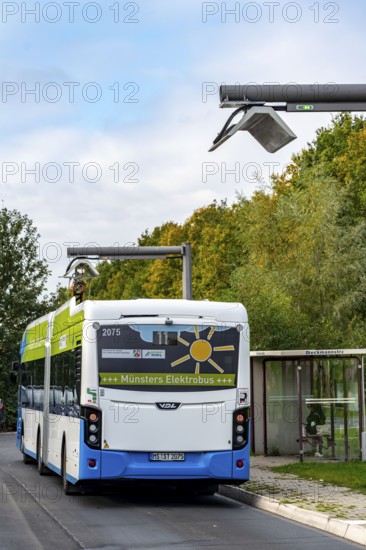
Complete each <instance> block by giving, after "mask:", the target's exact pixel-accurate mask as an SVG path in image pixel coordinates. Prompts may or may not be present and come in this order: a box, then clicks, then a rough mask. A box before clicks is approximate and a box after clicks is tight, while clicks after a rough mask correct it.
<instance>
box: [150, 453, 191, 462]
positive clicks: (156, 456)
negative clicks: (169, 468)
mask: <svg viewBox="0 0 366 550" xmlns="http://www.w3.org/2000/svg"><path fill="white" fill-rule="evenodd" d="M150 460H154V461H158V462H179V461H182V460H184V453H150Z"/></svg>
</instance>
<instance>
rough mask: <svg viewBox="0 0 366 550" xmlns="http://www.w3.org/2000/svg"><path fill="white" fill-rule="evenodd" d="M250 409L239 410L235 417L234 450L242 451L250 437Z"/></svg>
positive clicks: (235, 412)
mask: <svg viewBox="0 0 366 550" xmlns="http://www.w3.org/2000/svg"><path fill="white" fill-rule="evenodd" d="M249 414H250V409H249V407H245V408H243V409H237V410H236V411H234V415H233V449H234V450H237V449H242V448H243V447H244V446H245V445H246V444H247V442H248V436H249Z"/></svg>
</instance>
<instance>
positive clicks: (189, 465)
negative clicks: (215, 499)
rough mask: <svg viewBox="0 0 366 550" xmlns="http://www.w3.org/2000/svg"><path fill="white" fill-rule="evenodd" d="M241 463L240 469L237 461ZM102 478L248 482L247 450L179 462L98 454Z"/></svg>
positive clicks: (191, 455) (139, 455)
mask: <svg viewBox="0 0 366 550" xmlns="http://www.w3.org/2000/svg"><path fill="white" fill-rule="evenodd" d="M237 460H242V461H243V463H244V465H243V467H241V468H238V467H237V466H236V461H237ZM101 463H102V468H101V478H102V479H123V478H125V479H227V480H230V479H242V480H243V481H244V480H247V479H249V447H248V450H244V451H216V452H204V453H185V460H184V461H182V462H158V461H157V462H155V461H151V460H149V453H142V452H124V451H101Z"/></svg>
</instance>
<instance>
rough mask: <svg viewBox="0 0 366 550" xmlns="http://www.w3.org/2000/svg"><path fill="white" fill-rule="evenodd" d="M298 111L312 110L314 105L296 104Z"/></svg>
mask: <svg viewBox="0 0 366 550" xmlns="http://www.w3.org/2000/svg"><path fill="white" fill-rule="evenodd" d="M296 109H297V110H298V111H313V110H314V105H296Z"/></svg>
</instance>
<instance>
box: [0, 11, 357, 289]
mask: <svg viewBox="0 0 366 550" xmlns="http://www.w3.org/2000/svg"><path fill="white" fill-rule="evenodd" d="M0 10H1V15H0V26H1V32H0V47H1V50H0V51H1V57H0V71H1V75H2V77H1V91H0V93H1V101H0V111H1V115H0V129H1V132H0V151H1V153H0V159H1V160H0V163H1V174H2V177H1V183H0V200H1V201H2V205H3V206H5V207H6V208H8V209H17V210H19V211H20V212H21V213H22V214H27V215H28V216H29V217H30V218H31V219H32V220H33V222H34V225H35V226H36V227H37V229H38V231H39V233H40V235H41V238H40V242H39V254H40V257H42V258H46V260H47V261H48V264H49V268H50V270H51V271H52V276H51V277H50V279H49V283H48V289H49V291H50V292H52V291H54V290H55V287H56V284H57V283H58V282H60V281H61V282H63V284H64V283H65V280H64V279H59V277H60V276H62V275H63V274H64V272H65V269H66V266H67V264H68V259H67V256H66V248H67V246H68V245H70V243H72V244H74V245H75V246H85V245H87V244H90V245H100V246H112V245H120V246H126V245H133V244H134V243H136V241H137V239H138V237H139V236H140V235H141V233H143V232H144V231H145V230H148V231H152V230H153V229H154V227H156V226H159V225H161V224H162V223H164V222H167V221H171V220H172V221H175V222H178V223H182V222H184V221H185V220H186V219H187V218H188V217H189V216H190V215H191V214H192V213H193V211H194V210H195V209H197V208H200V207H202V206H205V205H208V204H210V203H212V201H213V200H217V201H220V200H222V199H227V200H228V202H229V204H230V203H232V202H233V201H235V199H236V197H237V194H238V193H239V194H243V195H245V196H247V197H250V196H251V195H252V193H253V192H254V191H255V190H256V189H257V188H258V185H260V184H259V183H258V174H259V175H260V176H261V179H262V180H263V182H269V180H270V175H271V174H272V173H273V172H281V171H282V170H283V169H284V167H285V166H286V164H287V163H288V162H290V160H291V155H292V154H294V153H296V152H299V151H300V150H301V149H302V148H303V147H305V146H306V145H307V143H309V142H311V141H312V140H313V139H314V138H315V133H316V130H317V128H319V127H322V126H328V125H329V124H330V123H331V121H332V116H334V115H332V114H330V113H296V114H288V113H283V114H282V116H283V119H284V120H285V122H286V123H287V124H288V125H289V126H290V127H291V129H292V130H293V131H294V132H295V134H296V135H297V136H298V137H297V139H296V140H295V141H292V142H291V143H290V144H288V145H287V146H286V147H284V148H283V149H281V150H280V151H278V152H277V153H274V154H270V153H267V152H266V151H265V150H264V149H263V148H262V147H261V146H260V145H259V144H258V143H257V142H256V141H255V140H254V139H253V138H252V137H251V136H250V135H249V134H248V133H247V132H240V133H239V134H237V135H235V136H233V137H232V138H231V139H230V140H228V141H227V142H226V143H225V144H224V145H222V147H220V148H219V149H217V150H216V151H214V152H211V153H209V152H208V149H209V147H210V145H211V143H212V141H213V139H214V138H215V137H216V135H217V133H218V132H219V131H220V129H221V127H222V126H223V124H224V123H225V121H226V119H227V118H228V116H229V115H230V114H231V111H229V110H228V109H220V108H219V86H220V84H236V83H240V84H248V83H258V84H264V83H268V82H271V83H279V84H288V83H300V84H314V85H316V84H317V83H321V84H327V83H340V84H348V83H365V82H366V76H365V61H364V55H365V49H366V39H365V24H364V21H365V19H366V3H365V2H364V1H361V0H348V1H346V0H338V1H337V2H328V1H324V2H314V1H313V0H312V1H306V0H305V1H301V2H300V1H299V2H286V1H277V2H267V1H258V2H222V1H220V2H199V1H198V0H195V1H193V0H185V1H184V2H183V1H179V2H178V3H173V2H171V1H168V0H144V2H142V1H141V0H137V1H136V2H135V1H133V2H129V1H126V2H124V1H122V2H117V1H113V0H108V1H107V2H83V1H82V0H80V1H78V2H77V1H65V2H33V1H31V2H29V1H27V2H2V3H1V8H0ZM175 244H176V245H180V244H181V243H175ZM192 253H193V254H194V250H193V251H192Z"/></svg>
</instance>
